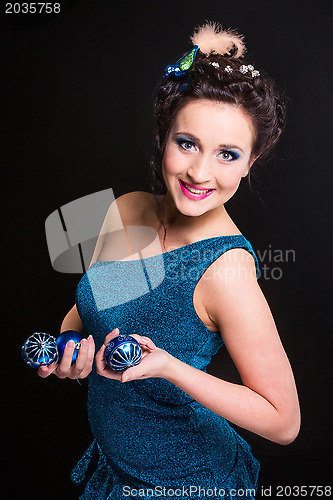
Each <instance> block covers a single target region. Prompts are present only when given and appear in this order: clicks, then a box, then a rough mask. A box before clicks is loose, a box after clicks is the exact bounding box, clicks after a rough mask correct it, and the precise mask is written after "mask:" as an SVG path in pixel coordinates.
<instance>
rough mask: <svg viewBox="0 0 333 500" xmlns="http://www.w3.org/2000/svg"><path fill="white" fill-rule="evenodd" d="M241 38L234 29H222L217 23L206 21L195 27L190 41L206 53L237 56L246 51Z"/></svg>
mask: <svg viewBox="0 0 333 500" xmlns="http://www.w3.org/2000/svg"><path fill="white" fill-rule="evenodd" d="M243 38H244V37H243V35H239V34H238V33H237V32H236V31H234V30H224V29H223V28H222V26H221V25H220V24H218V23H214V22H207V23H206V24H204V25H202V26H199V27H197V28H196V29H195V31H194V33H193V35H192V36H191V41H192V43H193V45H198V46H199V49H200V50H201V52H203V53H204V54H206V55H209V54H211V53H215V54H220V55H221V56H229V57H230V56H232V57H235V58H238V57H242V56H243V55H244V54H245V51H246V47H245V44H244V43H243Z"/></svg>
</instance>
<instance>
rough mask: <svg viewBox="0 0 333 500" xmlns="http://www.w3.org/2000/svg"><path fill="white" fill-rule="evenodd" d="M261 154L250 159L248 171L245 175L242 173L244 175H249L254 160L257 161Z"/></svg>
mask: <svg viewBox="0 0 333 500" xmlns="http://www.w3.org/2000/svg"><path fill="white" fill-rule="evenodd" d="M259 156H260V155H258V156H255V157H253V158H251V160H250V161H249V165H248V169H247V171H246V172H245V174H243V175H242V177H246V176H247V174H248V173H249V171H250V168H251V167H252V165H253V163H254V162H255V161H256V160H257V159H258V158H259Z"/></svg>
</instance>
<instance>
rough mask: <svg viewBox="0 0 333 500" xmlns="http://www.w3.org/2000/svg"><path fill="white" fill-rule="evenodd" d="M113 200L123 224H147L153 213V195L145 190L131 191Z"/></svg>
mask: <svg viewBox="0 0 333 500" xmlns="http://www.w3.org/2000/svg"><path fill="white" fill-rule="evenodd" d="M115 201H116V204H117V209H118V211H119V214H120V217H121V219H122V221H123V224H124V225H125V226H130V225H140V224H147V219H148V218H149V217H151V218H152V214H153V213H154V197H153V195H152V194H151V193H147V192H145V191H131V192H130V193H126V194H123V195H121V196H119V197H118V198H117V199H116V200H115Z"/></svg>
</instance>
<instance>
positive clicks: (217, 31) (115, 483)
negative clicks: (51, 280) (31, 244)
mask: <svg viewBox="0 0 333 500" xmlns="http://www.w3.org/2000/svg"><path fill="white" fill-rule="evenodd" d="M192 42H193V44H194V47H193V49H191V50H190V52H189V53H187V54H186V55H185V56H183V58H182V59H180V60H179V61H178V62H177V63H176V64H174V65H169V66H167V68H166V71H165V75H164V77H163V78H162V81H161V83H160V85H159V87H158V89H157V97H156V104H155V111H156V117H157V140H156V151H155V155H154V158H153V160H152V169H153V180H154V182H153V190H154V191H153V194H149V193H143V192H135V193H129V194H127V195H124V196H121V197H120V198H118V199H117V200H116V201H115V202H114V203H113V204H112V205H111V206H110V209H109V212H108V214H107V217H106V220H105V223H104V226H103V228H102V231H101V234H100V237H99V240H98V242H97V245H96V249H95V252H94V256H93V259H92V263H91V267H90V269H89V270H88V272H87V273H86V274H85V275H84V276H83V278H82V279H81V281H80V283H79V285H78V288H77V292H76V305H75V306H74V308H73V309H72V310H71V311H70V312H69V313H68V315H67V316H66V318H65V319H64V322H63V324H62V327H61V330H62V331H63V330H67V329H75V330H78V331H82V332H86V333H87V334H89V337H88V339H87V340H83V341H82V345H81V348H80V353H79V356H78V360H77V362H76V364H75V365H74V366H71V364H70V363H71V358H72V353H73V349H74V345H73V344H71V343H68V344H67V346H66V350H65V354H64V356H63V358H62V361H61V363H60V364H53V365H51V366H50V367H41V368H40V369H39V374H40V375H41V376H42V377H47V376H49V375H50V374H51V373H54V374H55V375H57V376H58V377H60V378H65V377H70V378H84V377H86V376H87V375H88V374H90V372H91V374H90V377H89V396H88V410H89V419H90V424H91V427H92V431H93V434H94V436H95V441H94V442H93V444H92V445H91V447H90V448H89V449H88V451H87V452H86V454H85V455H84V457H83V458H82V460H81V461H80V463H79V464H78V465H77V467H76V468H75V469H74V471H73V472H72V479H73V480H74V481H75V482H78V483H83V484H85V493H84V495H83V496H82V498H85V499H92V498H96V499H97V498H98V499H106V498H108V499H120V498H123V497H124V496H128V497H130V498H136V497H137V496H144V497H145V498H153V497H154V496H160V497H162V498H163V497H165V498H167V497H169V496H170V495H173V496H178V497H179V496H180V497H184V498H185V497H188V496H191V498H202V497H204V496H206V495H207V496H208V495H210V496H212V495H213V496H220V497H224V498H244V496H246V497H247V498H253V497H254V495H255V490H256V488H257V477H258V472H259V463H258V462H257V460H256V459H255V458H254V457H253V455H252V454H251V451H250V447H249V445H248V444H247V443H246V442H245V441H244V440H243V439H242V438H241V437H240V436H239V435H238V434H237V433H236V432H235V431H234V430H233V429H232V427H231V426H230V425H229V423H228V422H227V421H229V422H231V423H233V424H236V425H238V426H240V427H243V428H244V429H247V430H250V431H252V432H254V433H256V434H259V435H260V436H263V437H265V438H266V439H269V440H271V441H274V442H277V443H280V444H288V443H290V442H291V441H293V440H294V439H295V437H296V436H297V434H298V431H299V425H300V412H299V405H298V398H297V391H296V387H295V382H294V378H293V374H292V370H291V367H290V365H289V362H288V359H287V356H286V354H285V352H284V349H283V347H282V345H281V342H280V339H279V336H278V332H277V329H276V326H275V323H274V320H273V318H272V314H271V312H270V309H269V306H268V305H267V302H266V300H265V298H264V296H263V294H262V292H261V290H260V288H259V286H258V283H257V275H258V272H259V268H258V261H257V258H256V256H255V254H254V252H253V249H252V246H251V244H250V243H249V242H248V240H247V239H246V238H245V237H244V236H243V235H242V234H241V232H240V231H239V229H238V228H237V226H236V225H235V223H234V222H233V221H232V219H231V218H230V216H229V215H228V213H227V211H226V209H225V207H224V204H225V203H226V202H227V201H228V200H229V199H230V198H231V197H232V196H233V195H234V193H235V192H236V191H237V188H238V186H239V183H240V181H241V179H242V178H243V177H246V176H248V175H249V173H250V169H251V168H252V165H253V163H254V162H255V161H256V160H257V159H258V158H262V157H263V156H264V155H266V154H267V153H268V152H269V151H270V150H271V148H272V146H273V145H274V144H275V143H276V141H277V139H278V138H279V136H280V134H281V131H282V128H283V122H284V107H283V102H282V100H281V98H280V96H279V95H278V93H277V91H276V90H275V88H274V85H273V83H272V81H271V80H270V79H269V78H268V77H267V76H264V75H262V74H260V73H259V71H258V70H256V69H254V68H253V66H252V65H247V64H245V62H244V59H243V54H244V51H245V47H244V44H243V42H242V38H241V37H240V36H238V35H236V34H235V33H234V32H230V31H229V32H225V31H223V30H222V29H221V28H220V27H219V26H218V25H216V24H206V25H205V26H203V27H201V28H199V29H198V30H197V31H196V32H195V33H194V35H193V37H192ZM121 226H123V227H124V231H121V230H119V227H121ZM133 228H136V229H138V228H139V229H140V228H141V229H142V231H141V230H140V231H136V232H135V231H134V233H135V235H136V236H135V238H134V239H133V234H134V233H133ZM144 229H150V230H155V232H156V233H155V234H156V238H155V240H154V238H150V244H147V241H146V239H147V238H146V233H145V231H144ZM148 239H149V238H148ZM124 241H125V242H126V244H127V247H126V248H128V251H127V252H125V253H124V252H123V250H122V249H123V248H124V245H123V243H124ZM133 245H134V247H135V249H134V248H133ZM138 249H139V250H138ZM142 266H144V267H145V271H146V272H145V277H146V278H147V279H148V280H149V279H150V280H151V281H150V287H149V290H148V292H147V291H141V292H140V291H139V292H138V291H137V290H136V295H135V297H134V298H133V295H131V293H132V291H131V292H129V291H128V290H129V289H131V287H132V285H133V283H137V281H136V280H137V279H138V276H140V270H142ZM154 280H155V281H154ZM152 283H153V285H151V284H152ZM154 283H155V284H154ZM138 286H139V285H138ZM110 331H111V333H110ZM119 331H120V332H121V333H131V334H133V336H134V337H135V338H136V339H137V340H138V341H139V342H140V344H141V346H142V348H143V353H144V354H143V359H142V361H141V363H140V364H139V365H137V366H135V367H132V368H129V369H127V370H126V371H125V372H123V373H122V374H119V373H116V372H114V371H113V370H111V369H110V368H109V367H108V366H107V365H106V363H105V361H104V350H105V345H106V344H107V343H108V342H109V341H110V339H112V338H113V337H114V336H116V335H118V334H119ZM93 337H94V339H93ZM94 340H95V342H96V344H97V348H98V352H97V354H96V369H93V370H92V364H93V358H94V350H95V344H94ZM223 344H225V346H226V348H227V349H228V351H229V353H230V355H231V357H232V359H233V361H234V363H235V365H236V367H237V369H238V372H239V374H240V377H241V380H242V385H239V384H233V383H229V382H226V381H224V380H221V379H219V378H217V377H214V376H212V375H210V374H208V373H206V367H207V365H208V363H209V361H210V359H211V357H212V356H213V355H214V354H215V353H216V352H217V351H218V350H219V349H220V347H221V346H222V345H223ZM126 382H127V383H126Z"/></svg>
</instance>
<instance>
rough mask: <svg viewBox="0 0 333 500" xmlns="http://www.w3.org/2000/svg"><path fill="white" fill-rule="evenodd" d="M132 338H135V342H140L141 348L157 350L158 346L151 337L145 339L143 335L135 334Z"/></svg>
mask: <svg viewBox="0 0 333 500" xmlns="http://www.w3.org/2000/svg"><path fill="white" fill-rule="evenodd" d="M131 337H134V338H135V340H137V341H138V342H139V344H140V346H141V347H147V348H148V349H151V350H154V349H157V347H156V345H155V344H154V342H153V341H152V340H151V339H150V338H149V337H143V336H142V335H137V334H136V333H133V335H131Z"/></svg>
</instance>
